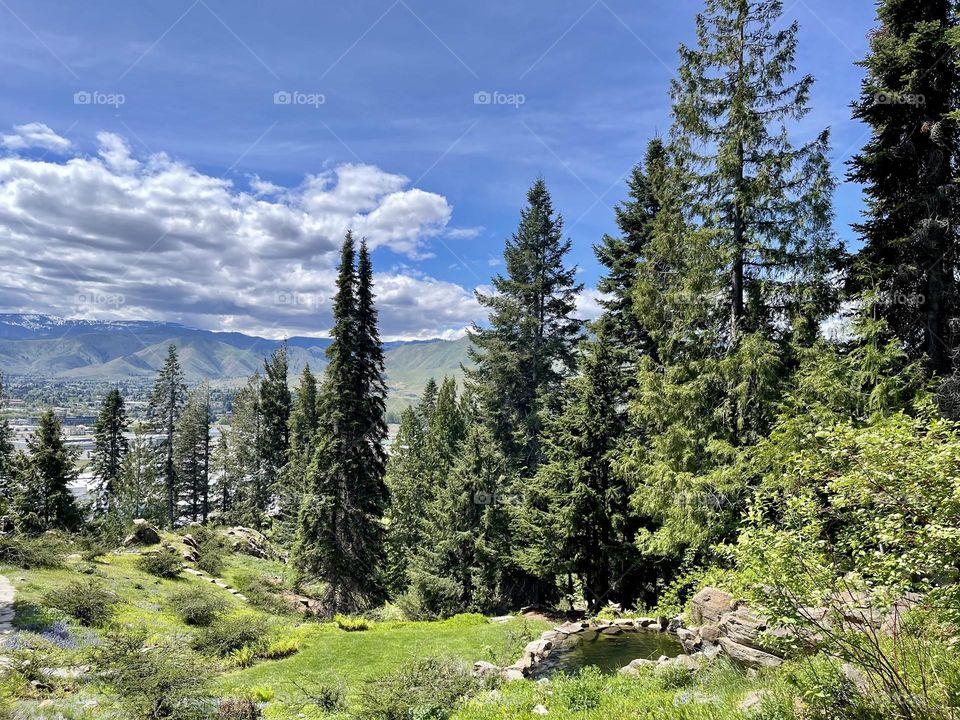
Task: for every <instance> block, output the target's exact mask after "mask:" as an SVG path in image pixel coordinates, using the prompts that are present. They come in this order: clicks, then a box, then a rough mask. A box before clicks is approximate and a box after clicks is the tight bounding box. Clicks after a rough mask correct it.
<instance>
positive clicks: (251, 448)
mask: <svg viewBox="0 0 960 720" xmlns="http://www.w3.org/2000/svg"><path fill="white" fill-rule="evenodd" d="M261 382H262V381H261V378H260V373H259V372H257V373H254V374H253V375H251V376H250V377H249V378H248V379H247V384H246V385H244V386H243V387H242V388H241V389H240V390H239V392H237V395H236V397H234V399H233V414H232V416H231V418H230V431H229V433H228V447H229V451H230V462H229V469H228V470H229V471H228V472H227V474H226V475H225V476H224V478H225V479H231V483H230V484H231V485H232V486H233V495H232V497H231V498H230V502H229V505H230V511H229V512H230V518H231V520H232V521H233V522H237V523H240V524H243V525H249V526H250V527H255V528H260V527H262V526H263V524H264V518H263V510H264V509H265V508H266V507H267V505H268V503H269V488H268V487H267V484H266V482H265V479H264V478H265V473H264V471H263V458H262V455H261V453H260V452H259V449H260V448H261V447H262V442H261V440H260V436H261V435H262V433H263V414H262V413H261V412H260V383H261ZM226 498H227V495H225V494H223V493H221V499H222V500H226ZM226 505H227V503H224V507H226Z"/></svg>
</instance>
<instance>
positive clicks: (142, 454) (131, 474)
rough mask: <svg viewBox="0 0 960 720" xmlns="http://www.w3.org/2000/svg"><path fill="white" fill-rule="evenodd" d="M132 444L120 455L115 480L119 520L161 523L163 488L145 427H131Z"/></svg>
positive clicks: (163, 500)
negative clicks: (137, 519) (145, 519)
mask: <svg viewBox="0 0 960 720" xmlns="http://www.w3.org/2000/svg"><path fill="white" fill-rule="evenodd" d="M133 432H134V436H133V442H132V443H130V447H129V449H128V450H127V452H126V453H125V454H124V456H123V461H122V463H121V466H120V476H119V478H118V481H117V485H116V487H117V491H116V506H117V510H118V512H119V514H120V518H121V519H122V520H123V521H125V522H130V521H132V520H134V519H135V518H149V519H152V520H160V519H162V518H163V517H164V515H165V514H166V508H165V498H164V488H163V487H161V484H160V483H159V482H158V477H157V462H156V454H155V451H154V449H153V447H152V446H151V445H150V439H149V437H148V436H147V433H146V431H145V428H144V427H143V425H142V424H140V423H138V424H136V425H135V426H134V428H133Z"/></svg>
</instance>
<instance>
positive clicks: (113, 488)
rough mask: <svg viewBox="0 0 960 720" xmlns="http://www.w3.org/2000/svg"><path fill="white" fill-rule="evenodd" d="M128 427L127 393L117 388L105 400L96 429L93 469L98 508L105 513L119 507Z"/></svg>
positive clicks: (94, 434)
mask: <svg viewBox="0 0 960 720" xmlns="http://www.w3.org/2000/svg"><path fill="white" fill-rule="evenodd" d="M126 429H127V414H126V409H125V407H124V402H123V395H121V394H120V390H119V389H117V388H113V389H112V390H111V391H110V392H108V393H107V396H106V398H104V400H103V404H102V405H101V407H100V415H99V416H98V417H97V422H96V424H95V425H94V429H93V443H94V445H93V462H92V466H93V467H92V469H93V477H94V478H95V479H96V480H97V483H98V487H97V499H96V507H97V509H98V510H99V511H100V512H102V513H112V512H114V511H115V510H116V509H117V481H118V479H119V477H120V474H121V471H122V466H123V457H124V455H126V453H127V450H128V443H127V438H126V436H125V435H124V432H125V431H126Z"/></svg>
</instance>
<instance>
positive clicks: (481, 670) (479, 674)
mask: <svg viewBox="0 0 960 720" xmlns="http://www.w3.org/2000/svg"><path fill="white" fill-rule="evenodd" d="M502 672H503V669H502V668H499V667H497V666H496V665H494V664H493V663H489V662H487V661H486V660H477V662H475V663H474V664H473V676H474V677H476V678H488V677H496V676H498V675H500V674H501V673H502Z"/></svg>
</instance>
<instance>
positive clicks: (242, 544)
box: [226, 526, 276, 560]
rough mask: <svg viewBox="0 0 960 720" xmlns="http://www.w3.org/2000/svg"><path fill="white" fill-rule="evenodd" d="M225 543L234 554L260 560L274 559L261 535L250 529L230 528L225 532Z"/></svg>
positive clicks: (271, 551)
mask: <svg viewBox="0 0 960 720" xmlns="http://www.w3.org/2000/svg"><path fill="white" fill-rule="evenodd" d="M226 534H227V542H228V543H229V544H230V549H231V550H233V551H234V552H239V553H244V554H245V555H251V556H252V557H256V558H260V559H262V560H273V559H276V553H274V552H273V549H272V548H271V547H270V543H269V541H268V540H267V538H266V536H265V535H263V533H260V532H257V531H256V530H253V529H252V528H245V527H240V526H237V527H232V528H230V529H229V530H227V533H226Z"/></svg>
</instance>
